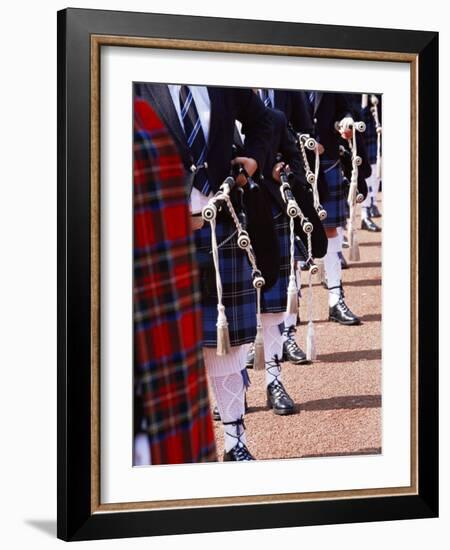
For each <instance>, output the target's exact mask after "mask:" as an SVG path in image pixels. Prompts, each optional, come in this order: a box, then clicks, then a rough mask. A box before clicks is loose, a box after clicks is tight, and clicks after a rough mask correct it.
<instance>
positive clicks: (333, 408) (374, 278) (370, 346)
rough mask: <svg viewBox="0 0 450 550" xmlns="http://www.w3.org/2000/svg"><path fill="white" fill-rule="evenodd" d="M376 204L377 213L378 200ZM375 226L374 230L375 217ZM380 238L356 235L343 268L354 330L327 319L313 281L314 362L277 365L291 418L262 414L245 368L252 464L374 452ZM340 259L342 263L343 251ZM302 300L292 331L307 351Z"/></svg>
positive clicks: (259, 386) (322, 294)
mask: <svg viewBox="0 0 450 550" xmlns="http://www.w3.org/2000/svg"><path fill="white" fill-rule="evenodd" d="M379 207H380V210H381V199H380V200H379ZM374 221H376V223H377V224H378V225H381V221H382V220H381V219H377V220H374ZM358 227H359V220H358ZM381 235H382V233H369V232H368V231H362V230H360V231H358V239H359V243H360V254H361V261H360V262H354V263H352V264H351V267H350V269H347V270H345V271H343V281H344V289H345V299H346V302H347V305H348V306H349V307H350V309H351V310H352V311H353V312H354V313H356V314H357V315H359V316H360V317H361V319H362V321H363V324H362V325H361V326H355V327H352V326H350V327H345V326H342V325H338V324H337V323H331V322H329V321H328V320H327V319H328V302H327V291H326V290H325V289H324V288H323V287H322V286H321V285H320V284H319V283H318V282H316V283H315V284H314V321H315V331H316V347H317V354H318V358H317V360H316V361H315V362H314V363H312V364H310V365H298V366H296V365H292V364H290V363H284V364H283V367H282V373H283V383H284V385H285V387H286V389H287V391H288V392H289V394H290V396H291V397H292V399H293V400H294V402H295V403H296V414H293V415H290V416H276V415H275V414H274V413H273V412H272V411H270V410H268V409H267V408H266V399H265V385H264V372H263V371H254V370H250V371H249V374H250V378H251V386H250V388H249V390H248V393H247V400H248V405H249V411H248V413H247V415H246V418H245V423H246V427H247V441H248V447H249V449H250V451H251V452H252V453H253V454H254V456H255V457H256V458H257V459H273V458H298V457H311V456H333V455H359V454H376V453H380V452H381ZM344 254H345V256H346V257H347V260H348V250H344ZM349 264H350V262H349ZM303 275H305V274H303ZM303 284H306V275H305V280H304V281H303ZM305 298H306V288H305V291H304V299H303V300H302V304H301V319H302V321H303V322H302V324H301V326H300V327H298V330H297V342H298V344H299V345H300V347H301V348H302V349H305V347H306V322H305V320H306V318H307V317H306V299H305ZM215 430H216V441H217V450H218V455H219V457H220V460H221V459H222V455H223V435H222V426H221V424H220V423H219V422H215Z"/></svg>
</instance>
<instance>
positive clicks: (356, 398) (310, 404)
mask: <svg viewBox="0 0 450 550" xmlns="http://www.w3.org/2000/svg"><path fill="white" fill-rule="evenodd" d="M379 407H381V395H342V396H338V397H330V398H328V399H316V400H315V401H306V403H302V404H301V405H300V409H301V410H302V411H334V410H336V409H375V408H379Z"/></svg>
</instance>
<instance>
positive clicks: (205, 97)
mask: <svg viewBox="0 0 450 550" xmlns="http://www.w3.org/2000/svg"><path fill="white" fill-rule="evenodd" d="M168 88H169V92H170V96H171V97H172V101H173V104H174V107H175V110H176V112H177V115H178V119H179V121H180V124H181V127H182V128H183V130H184V126H183V119H182V118H181V106H180V88H181V85H180V84H168ZM189 89H190V90H191V93H192V99H193V100H194V103H195V107H196V108H197V112H198V116H199V118H200V124H201V125H202V130H203V135H204V136H205V141H206V143H208V137H209V124H210V120H211V101H210V99H209V94H208V88H207V87H206V86H189ZM212 195H213V193H210V194H209V195H208V197H207V196H206V195H204V194H203V193H201V192H200V191H199V190H198V189H196V188H195V187H192V191H191V197H190V200H191V212H192V213H193V214H196V213H198V212H201V211H202V208H203V207H204V206H206V204H207V203H208V199H209V197H212Z"/></svg>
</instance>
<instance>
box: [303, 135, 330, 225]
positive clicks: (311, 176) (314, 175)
mask: <svg viewBox="0 0 450 550" xmlns="http://www.w3.org/2000/svg"><path fill="white" fill-rule="evenodd" d="M299 144H300V153H301V155H302V160H303V167H304V169H305V173H306V179H307V181H308V183H309V184H310V185H311V188H312V191H313V201H314V208H315V209H316V211H317V213H318V214H319V217H320V219H321V220H322V221H323V220H324V219H325V218H326V217H327V213H326V211H325V210H324V209H323V207H322V205H321V204H320V197H319V187H318V182H319V168H320V155H319V144H318V143H317V141H316V140H315V139H314V138H312V137H310V136H309V135H308V134H299ZM305 144H306V145H305ZM306 147H308V149H311V150H314V152H315V162H314V172H312V170H311V166H310V164H309V160H308V156H307V155H306Z"/></svg>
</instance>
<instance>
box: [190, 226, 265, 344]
mask: <svg viewBox="0 0 450 550" xmlns="http://www.w3.org/2000/svg"><path fill="white" fill-rule="evenodd" d="M216 236H217V243H218V245H219V246H218V248H219V266H220V276H221V280H222V289H223V294H222V302H223V304H224V306H225V315H226V317H227V321H228V331H229V334H230V343H231V345H232V346H240V345H242V344H249V343H251V342H253V341H254V339H255V336H256V291H255V289H254V288H253V284H252V280H253V279H252V268H251V265H250V262H249V260H248V256H247V253H246V252H245V251H244V250H242V249H240V248H239V247H238V245H237V232H236V228H235V226H234V225H233V224H232V222H231V219H230V220H228V219H225V220H220V221H219V220H218V221H217V226H216ZM194 237H195V246H196V253H197V260H198V264H199V268H200V285H201V296H202V323H203V346H204V347H207V348H213V347H216V346H217V326H216V324H217V288H216V283H215V271H214V264H213V258H212V249H211V226H210V224H209V223H208V222H205V225H204V226H203V227H202V228H201V229H199V230H197V231H195V232H194Z"/></svg>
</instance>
